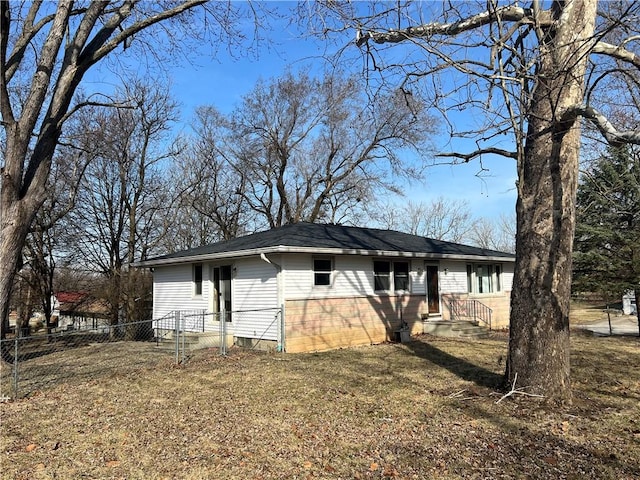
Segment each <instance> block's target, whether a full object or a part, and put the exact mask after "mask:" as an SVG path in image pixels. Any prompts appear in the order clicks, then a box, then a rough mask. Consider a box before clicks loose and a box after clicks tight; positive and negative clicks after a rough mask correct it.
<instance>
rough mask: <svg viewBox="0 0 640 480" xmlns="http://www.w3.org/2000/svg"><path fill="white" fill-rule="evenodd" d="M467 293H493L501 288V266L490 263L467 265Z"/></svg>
mask: <svg viewBox="0 0 640 480" xmlns="http://www.w3.org/2000/svg"><path fill="white" fill-rule="evenodd" d="M467 289H468V290H469V293H493V292H499V291H501V290H502V266H501V265H491V264H486V263H485V264H481V263H478V264H473V265H467Z"/></svg>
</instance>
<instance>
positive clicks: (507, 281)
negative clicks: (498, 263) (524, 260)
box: [502, 263, 516, 292]
mask: <svg viewBox="0 0 640 480" xmlns="http://www.w3.org/2000/svg"><path fill="white" fill-rule="evenodd" d="M515 266H516V265H515V263H503V264H502V290H504V291H505V292H510V291H511V290H512V289H513V271H514V269H515Z"/></svg>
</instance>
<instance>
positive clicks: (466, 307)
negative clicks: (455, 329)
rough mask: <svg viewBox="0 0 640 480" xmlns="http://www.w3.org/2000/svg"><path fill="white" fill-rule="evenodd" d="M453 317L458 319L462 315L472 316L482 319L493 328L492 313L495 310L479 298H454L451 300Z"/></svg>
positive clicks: (477, 319)
mask: <svg viewBox="0 0 640 480" xmlns="http://www.w3.org/2000/svg"><path fill="white" fill-rule="evenodd" d="M449 309H450V311H451V319H452V320H458V319H459V318H460V317H463V316H464V317H470V318H473V319H474V320H476V321H480V322H482V323H484V324H485V325H487V326H488V327H489V330H491V315H492V313H493V310H492V309H491V308H489V307H488V306H486V305H485V304H484V303H482V302H480V301H478V300H452V301H451V302H449Z"/></svg>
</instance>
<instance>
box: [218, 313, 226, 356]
mask: <svg viewBox="0 0 640 480" xmlns="http://www.w3.org/2000/svg"><path fill="white" fill-rule="evenodd" d="M219 315H220V317H219V319H220V355H223V356H224V355H226V354H227V311H226V310H223V311H222V314H219Z"/></svg>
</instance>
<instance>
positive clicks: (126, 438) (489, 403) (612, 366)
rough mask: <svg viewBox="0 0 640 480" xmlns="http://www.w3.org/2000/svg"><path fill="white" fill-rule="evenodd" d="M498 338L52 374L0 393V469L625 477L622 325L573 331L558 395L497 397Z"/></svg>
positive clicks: (634, 453) (637, 381)
mask: <svg viewBox="0 0 640 480" xmlns="http://www.w3.org/2000/svg"><path fill="white" fill-rule="evenodd" d="M111 348H113V346H111ZM123 348H126V344H123ZM505 352H506V339H505V337H504V336H499V335H496V336H495V337H493V338H491V339H488V340H482V341H476V342H469V341H461V340H454V339H441V338H434V337H428V336H424V337H421V338H418V339H417V341H415V342H412V343H410V344H404V345H400V344H387V345H377V346H370V347H363V348H354V349H345V350H338V351H333V352H326V353H318V354H298V355H281V354H263V353H255V352H246V351H241V350H232V352H231V354H230V355H229V356H228V357H226V358H222V357H219V356H217V355H216V354H215V352H212V351H203V352H201V353H200V354H199V355H197V356H196V357H195V358H193V359H192V360H191V362H190V363H188V364H187V365H185V366H180V367H178V366H174V365H172V364H171V363H170V362H169V361H164V362H161V363H159V364H158V365H157V366H156V367H154V368H148V367H146V368H141V369H138V370H137V371H128V372H124V373H113V372H112V373H111V374H109V375H108V376H102V377H99V378H94V379H91V380H86V379H84V380H82V381H75V382H73V383H65V384H61V385H58V386H56V387H54V388H51V389H47V390H43V391H41V392H39V393H38V394H36V395H33V396H31V397H30V398H28V399H23V400H19V401H15V402H11V403H5V404H2V405H1V406H0V409H1V410H0V411H1V413H0V420H1V427H0V428H1V430H0V433H1V438H0V447H1V449H2V453H1V455H2V468H1V472H2V478H3V479H53V478H57V479H75V478H91V479H110V478H113V479H125V478H126V479H193V480H195V479H221V478H222V479H225V478H239V479H258V478H283V479H285V478H287V479H288V478H356V479H358V478H360V479H365V478H398V479H405V478H418V479H428V478H449V479H453V478H492V479H494V478H510V479H511V478H523V479H524V478H527V479H528V478H545V479H546V478H554V479H560V478H575V479H583V478H598V479H632V478H639V477H640V369H639V368H638V365H640V342H639V340H638V339H637V338H594V337H587V336H582V335H574V339H573V353H572V360H573V387H574V403H573V405H572V406H571V407H567V408H563V409H552V408H547V407H545V406H544V404H543V403H541V402H540V401H538V400H533V399H530V398H525V397H521V396H514V397H511V398H508V399H505V400H504V401H502V402H500V403H498V404H496V401H497V400H498V399H499V398H500V395H496V394H495V392H496V385H497V383H498V382H499V381H500V375H501V373H502V370H503V365H500V361H501V358H504V355H505ZM70 354H72V352H70ZM110 354H113V352H110Z"/></svg>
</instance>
